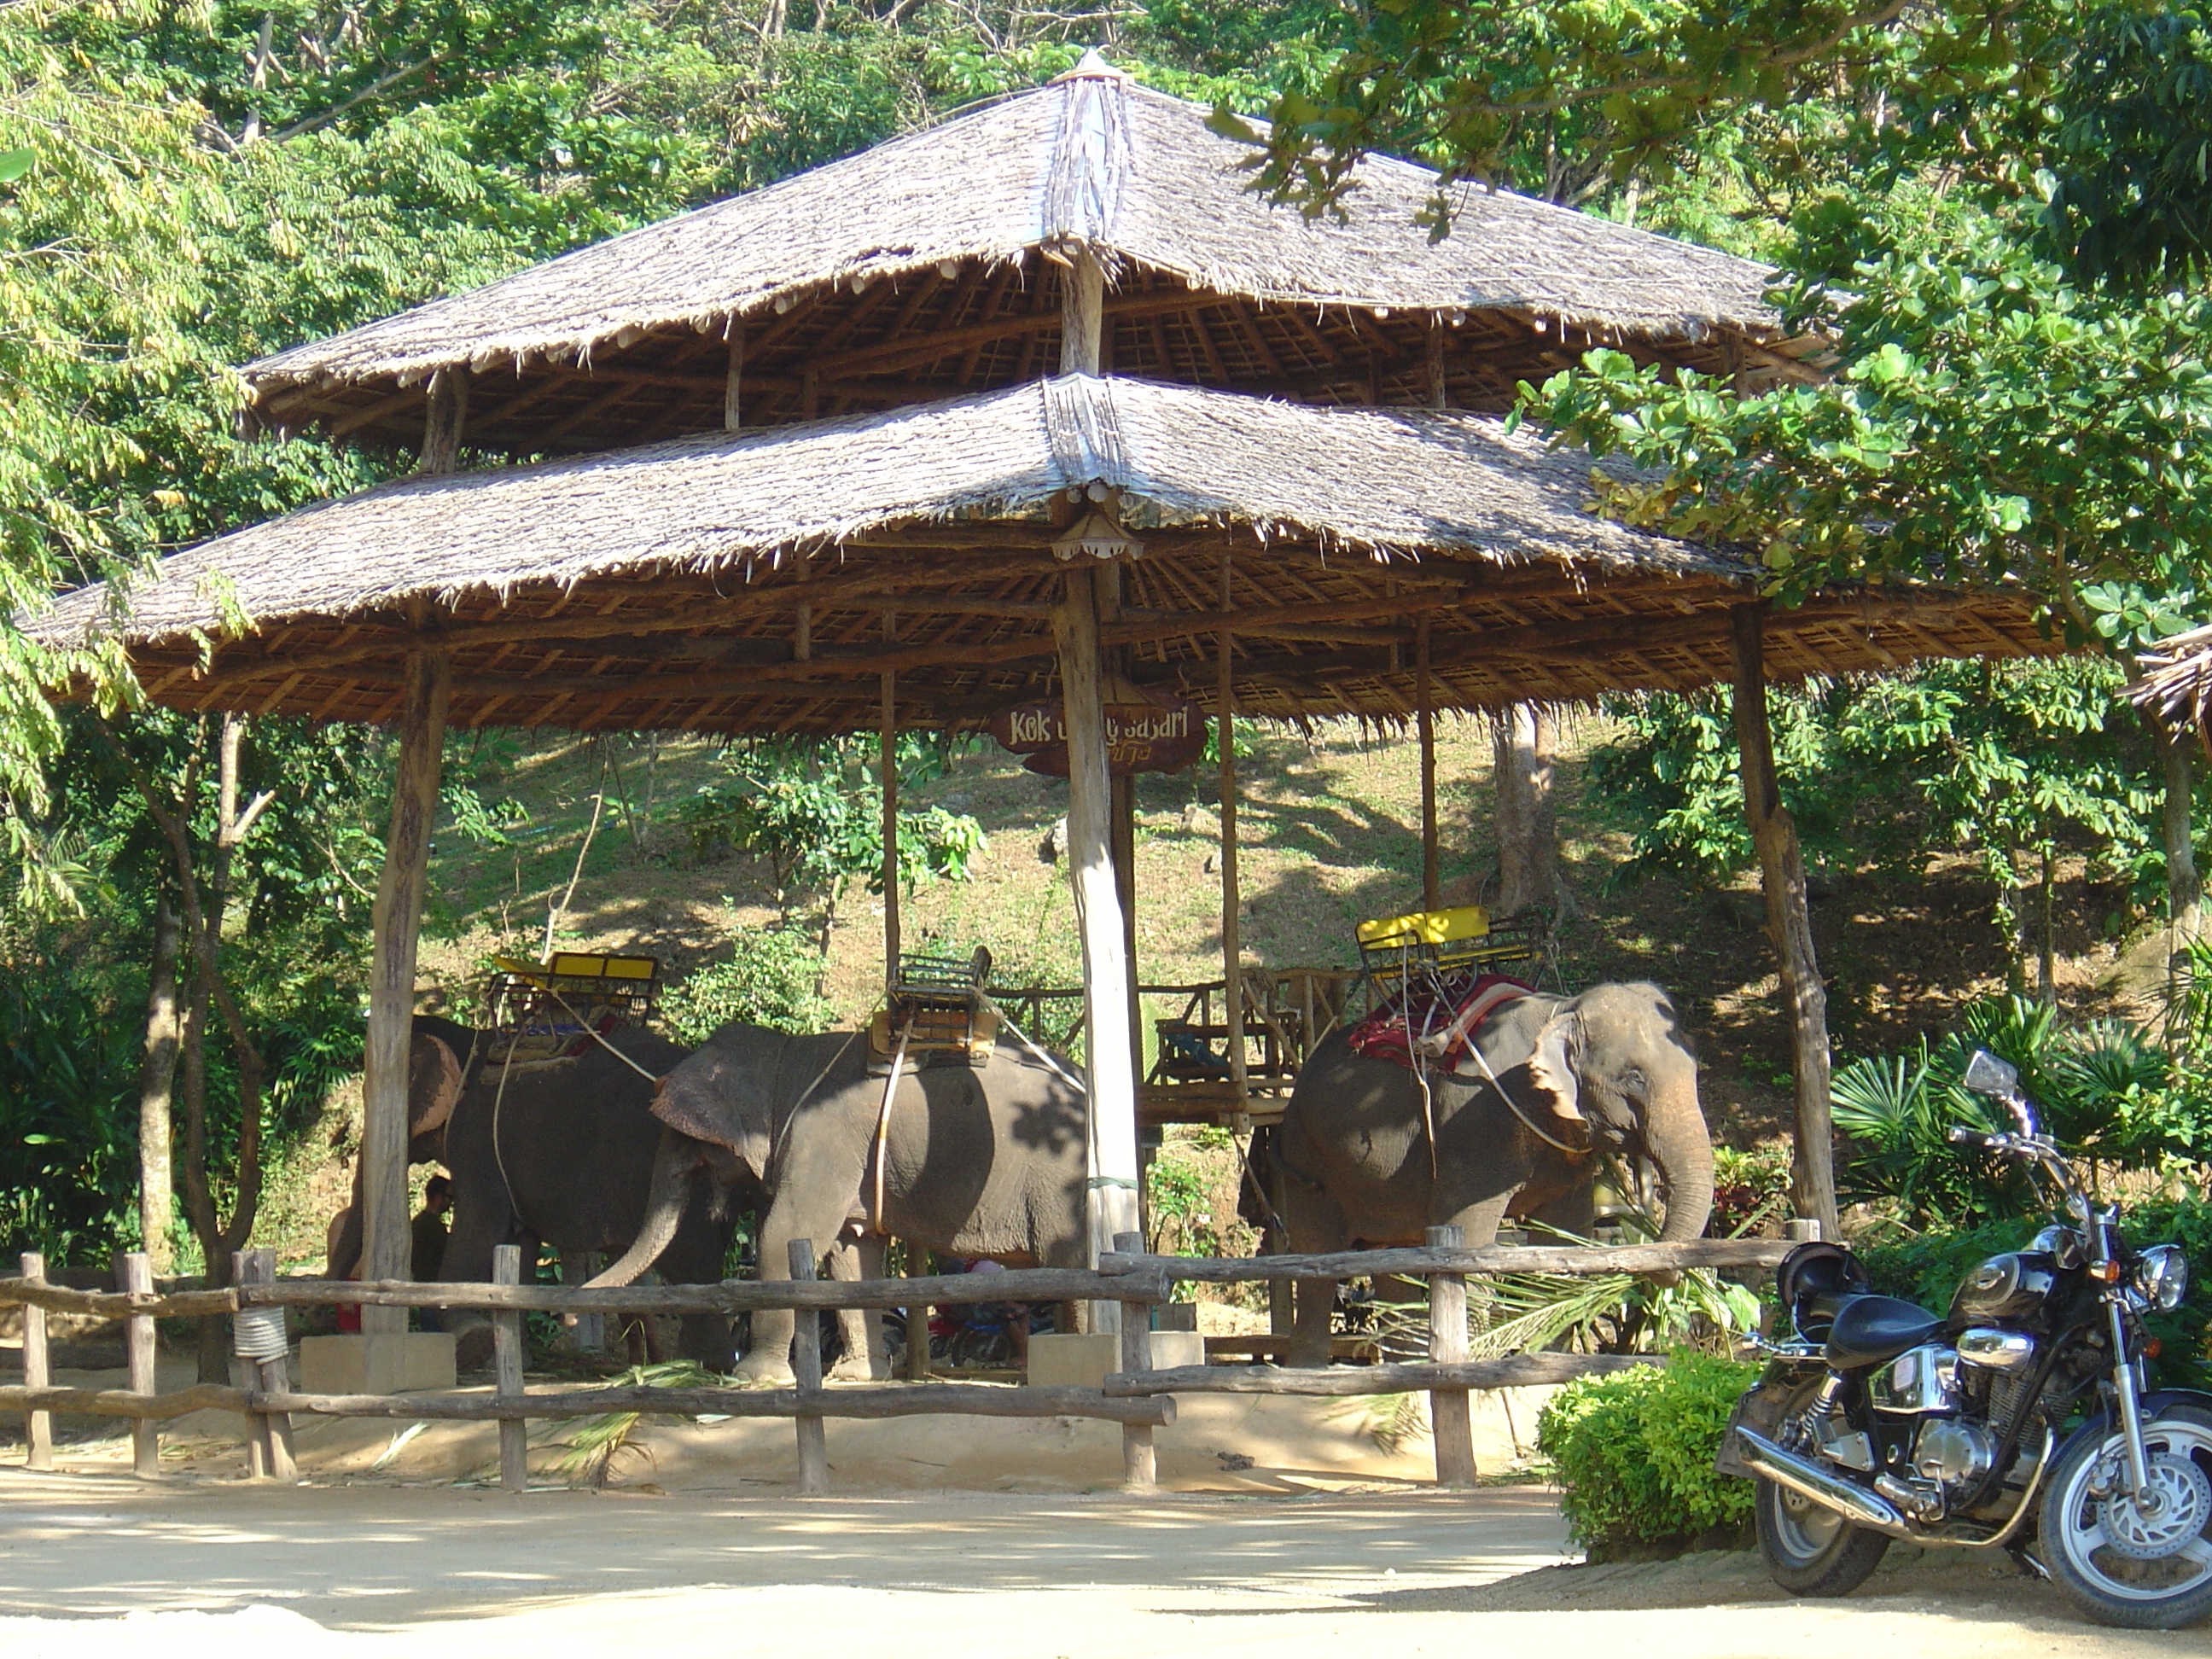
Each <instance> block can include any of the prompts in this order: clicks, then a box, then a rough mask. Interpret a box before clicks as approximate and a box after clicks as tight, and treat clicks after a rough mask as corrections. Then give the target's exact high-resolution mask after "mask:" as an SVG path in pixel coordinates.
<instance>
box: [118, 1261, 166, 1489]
mask: <svg viewBox="0 0 2212 1659" xmlns="http://www.w3.org/2000/svg"><path fill="white" fill-rule="evenodd" d="M115 1281H116V1285H117V1287H118V1289H120V1290H124V1291H146V1292H148V1293H149V1294H151V1293H152V1291H153V1289H154V1267H153V1264H152V1263H151V1262H149V1261H148V1260H147V1259H146V1253H145V1252H144V1251H143V1250H132V1251H131V1252H130V1253H129V1254H127V1255H124V1256H122V1257H121V1258H120V1259H118V1261H117V1262H116V1264H115ZM123 1352H124V1358H125V1360H126V1361H127V1362H128V1364H130V1367H131V1393H133V1394H143V1395H156V1394H159V1393H161V1378H160V1376H158V1375H157V1374H156V1372H155V1364H154V1322H153V1320H152V1319H150V1318H149V1317H148V1316H146V1315H144V1314H132V1315H131V1316H129V1317H128V1318H126V1319H125V1321H124V1322H123ZM131 1474H135V1475H137V1477H138V1478H139V1479H140V1480H155V1479H156V1478H158V1477H159V1476H160V1474H161V1425H159V1424H158V1423H156V1422H155V1421H154V1419H151V1418H150V1417H134V1418H132V1419H131Z"/></svg>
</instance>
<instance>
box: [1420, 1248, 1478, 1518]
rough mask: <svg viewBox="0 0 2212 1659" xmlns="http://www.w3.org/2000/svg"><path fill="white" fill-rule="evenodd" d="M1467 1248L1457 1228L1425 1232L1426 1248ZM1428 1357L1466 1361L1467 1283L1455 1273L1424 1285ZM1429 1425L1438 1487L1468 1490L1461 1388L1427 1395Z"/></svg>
mask: <svg viewBox="0 0 2212 1659" xmlns="http://www.w3.org/2000/svg"><path fill="white" fill-rule="evenodd" d="M1466 1243H1467V1233H1466V1231H1465V1230H1464V1229H1462V1228H1459V1227H1431V1228H1430V1229H1429V1248H1430V1249H1432V1250H1456V1249H1463V1248H1464V1247H1465V1246H1466ZM1429 1358H1431V1360H1433V1361H1434V1362H1435V1363H1436V1364H1439V1365H1455V1364H1462V1363H1464V1362H1465V1360H1466V1358H1467V1279H1466V1278H1465V1277H1464V1276H1463V1275H1462V1274H1459V1273H1437V1274H1436V1275H1435V1276H1434V1277H1432V1278H1431V1279H1430V1280H1429ZM1429 1425H1430V1432H1431V1437H1432V1438H1433V1440H1434V1442H1435V1444H1436V1452H1437V1485H1438V1486H1473V1485H1474V1423H1473V1421H1472V1420H1471V1419H1469V1417H1468V1400H1467V1390H1466V1389H1431V1390H1430V1391H1429Z"/></svg>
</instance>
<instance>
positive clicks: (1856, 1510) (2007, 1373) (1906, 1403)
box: [1717, 1051, 2212, 1630]
mask: <svg viewBox="0 0 2212 1659" xmlns="http://www.w3.org/2000/svg"><path fill="white" fill-rule="evenodd" d="M1965 1081H1966V1087H1967V1088H1968V1089H1969V1090H1971V1091H1973V1092H1974V1093H1976V1094H1978V1095H1981V1096H1984V1097H1987V1098H1990V1099H1992V1100H1995V1101H1996V1102H1998V1103H2002V1105H2003V1106H2004V1107H2005V1109H2007V1111H2008V1113H2009V1114H2010V1115H2011V1118H2012V1121H2013V1122H2014V1124H2015V1130H2014V1132H2013V1133H1999V1134H1984V1133H1980V1132H1979V1131H1977V1130H1972V1129H1968V1128H1963V1127H1960V1128H1954V1129H1953V1130H1952V1131H1951V1133H1950V1139H1951V1140H1952V1141H1953V1143H1954V1144H1955V1145H1958V1146H1968V1147H1976V1148H1979V1149H1982V1150H1984V1151H1986V1152H1992V1153H1995V1154H1996V1155H1998V1156H2000V1157H2003V1158H2015V1159H2017V1160H2019V1161H2020V1162H2021V1164H2022V1165H2024V1166H2025V1167H2026V1169H2027V1170H2028V1171H2029V1172H2030V1178H2031V1180H2032V1181H2038V1182H2040V1181H2048V1182H2051V1185H2052V1186H2053V1187H2054V1188H2056V1191H2057V1196H2058V1198H2059V1199H2060V1200H2061V1207H2060V1212H2061V1213H2062V1214H2063V1217H2064V1218H2065V1219H2063V1220H2062V1221H2060V1222H2059V1223H2058V1224H2057V1225H2051V1226H2048V1227H2045V1228H2044V1229H2043V1230H2042V1231H2040V1232H2039V1233H2037V1234H2036V1235H2035V1237H2034V1239H2033V1242H2032V1243H2030V1244H2029V1245H2028V1247H2027V1249H2024V1250H2017V1251H2010V1252H2007V1253H2006V1254H2004V1255H1995V1256H1991V1257H1990V1259H1989V1260H1988V1261H1984V1262H1983V1263H1981V1265H1980V1266H1978V1267H1975V1268H1974V1269H1973V1270H1972V1272H1971V1273H1968V1274H1967V1275H1966V1280H1965V1282H1964V1283H1963V1284H1961V1285H1960V1286H1959V1290H1958V1293H1957V1295H1956V1296H1955V1297H1954V1298H1953V1299H1952V1303H1951V1307H1950V1310H1949V1311H1948V1313H1947V1314H1934V1313H1929V1312H1928V1311H1927V1310H1924V1309H1923V1308H1919V1307H1917V1306H1915V1305H1914V1304H1911V1303H1910V1302H1905V1301H1902V1300H1899V1298H1897V1297H1887V1296H1875V1295H1873V1294H1871V1293H1870V1291H1869V1285H1868V1280H1867V1277H1866V1273H1865V1271H1864V1269H1863V1268H1862V1267H1860V1266H1859V1264H1858V1262H1857V1259H1856V1258H1854V1257H1853V1256H1852V1255H1850V1252H1849V1251H1848V1250H1846V1249H1843V1248H1842V1247H1841V1246H1839V1245H1836V1244H1832V1243H1807V1244H1802V1245H1800V1246H1799V1247H1798V1248H1797V1249H1795V1250H1793V1251H1791V1252H1790V1255H1789V1256H1788V1257H1787V1258H1785V1259H1784V1261H1783V1263H1782V1266H1781V1267H1780V1268H1779V1269H1778V1270H1777V1273H1776V1288H1777V1291H1778V1294H1779V1297H1780V1300H1781V1304H1782V1307H1783V1309H1784V1311H1785V1313H1786V1315H1787V1317H1788V1320H1789V1331H1790V1334H1789V1336H1788V1338H1787V1340H1780V1341H1772V1342H1762V1344H1761V1345H1760V1346H1762V1348H1764V1349H1765V1352H1766V1353H1767V1355H1768V1357H1769V1361H1770V1363H1769V1364H1768V1367H1767V1370H1766V1371H1765V1374H1764V1375H1763V1376H1761V1378H1760V1380H1759V1382H1758V1383H1756V1384H1754V1385H1753V1387H1752V1388H1751V1389H1749V1390H1748V1391H1747V1392H1746V1393H1745V1394H1744V1395H1743V1397H1742V1398H1741V1400H1739V1401H1737V1402H1736V1407H1735V1411H1734V1413H1732V1414H1731V1416H1730V1417H1729V1425H1728V1429H1727V1431H1726V1432H1725V1433H1724V1434H1723V1437H1722V1442H1721V1452H1720V1455H1719V1458H1718V1460H1717V1462H1718V1466H1719V1468H1721V1470H1722V1472H1723V1473H1724V1474H1747V1475H1750V1476H1753V1477H1754V1478H1756V1479H1757V1480H1758V1482H1759V1492H1758V1495H1757V1501H1756V1504H1755V1507H1754V1517H1755V1522H1756V1525H1757V1530H1758V1534H1759V1553H1760V1554H1761V1555H1763V1556H1764V1557H1765V1561H1766V1566H1767V1571H1769V1573H1770V1574H1771V1576H1772V1577H1773V1579H1774V1582H1775V1583H1778V1585H1780V1586H1781V1587H1782V1588H1783V1589H1786V1590H1789V1591H1790V1592H1791V1593H1793V1594H1795V1595H1849V1594H1850V1592H1851V1591H1852V1590H1854V1589H1857V1588H1858V1586H1859V1585H1860V1584H1862V1583H1864V1582H1865V1581H1866V1578H1867V1577H1868V1575H1869V1574H1870V1573H1872V1572H1873V1571H1874V1570H1875V1567H1876V1566H1877V1565H1879V1564H1880V1563H1881V1558H1882V1555H1883V1553H1885V1552H1886V1551H1887V1549H1888V1548H1889V1546H1890V1542H1891V1541H1892V1540H1893V1539H1904V1540H1906V1541H1910V1542H1911V1543H1915V1544H1923V1545H1954V1546H1958V1547H1964V1548H1968V1549H1984V1550H1995V1549H1998V1548H2009V1549H2010V1550H2011V1551H2012V1552H2013V1553H2015V1555H2016V1556H2018V1557H2019V1558H2021V1559H2023V1560H2024V1561H2026V1562H2027V1564H2028V1565H2030V1566H2031V1567H2033V1568H2034V1569H2035V1570H2037V1571H2040V1572H2042V1573H2044V1574H2045V1575H2046V1576H2048V1577H2050V1578H2051V1579H2052V1580H2054V1581H2055V1582H2056V1583H2057V1584H2058V1586H2059V1588H2060V1589H2062V1590H2063V1591H2064V1592H2065V1594H2066V1595H2067V1596H2068V1597H2069V1599H2070V1600H2071V1601H2073V1602H2074V1603H2075V1605H2076V1606H2077V1607H2080V1608H2081V1610H2082V1611H2083V1612H2084V1613H2087V1615H2088V1616H2089V1617H2090V1618H2092V1619H2094V1620H2098V1621H2100V1622H2101V1623H2105V1624H2110V1625H2120V1626H2130V1627H2133V1628H2136V1629H2144V1630H2172V1629H2178V1628H2179V1627H2180V1626H2184V1625H2189V1624H2193V1623H2195V1622H2196V1621H2197V1620H2199V1619H2202V1618H2203V1617H2204V1616H2205V1615H2206V1614H2207V1613H2212V1395H2206V1394H2203V1393H2199V1392H2197V1391H2195V1390H2190V1389H2166V1390H2160V1391H2158V1392H2152V1391H2151V1390H2150V1389H2149V1388H2148V1384H2147V1381H2146V1377H2145V1374H2144V1360H2145V1359H2146V1358H2151V1357H2154V1356H2155V1353H2156V1345H2155V1343H2154V1341H2153V1340H2152V1339H2151V1338H2150V1337H2149V1335H2148V1333H2147V1332H2146V1331H2145V1329H2144V1328H2143V1322H2142V1321H2143V1316H2144V1315H2145V1314H2146V1313H2148V1312H2149V1311H2151V1310H2164V1311H2171V1310H2173V1309H2174V1308H2177V1307H2179V1305H2180V1303H2181V1299H2182V1297H2183V1295H2184V1293H2185V1291H2186V1290H2187V1288H2188V1282H2189V1266H2188V1262H2187V1260H2186V1258H2185V1256H2184V1255H2183V1254H2182V1251H2181V1249H2180V1248H2179V1246H2178V1245H2173V1244H2157V1245H2153V1246H2151V1247H2150V1248H2148V1249H2142V1250H2137V1249H2133V1248H2131V1247H2130V1245H2129V1244H2128V1243H2126V1241H2125V1240H2124V1238H2123V1237H2121V1234H2120V1230H2119V1212H2118V1206H2116V1205H2106V1206H2099V1205H2098V1204H2096V1203H2094V1202H2093V1200H2091V1199H2090V1197H2089V1196H2088V1194H2086V1193H2085V1192H2083V1191H2082V1190H2081V1186H2080V1184H2079V1182H2077V1181H2076V1180H2075V1176H2074V1172H2073V1170H2072V1169H2071V1168H2070V1167H2069V1164H2067V1162H2066V1160H2065V1158H2063V1156H2061V1154H2060V1152H2059V1150H2058V1147H2057V1144H2056V1143H2055V1142H2054V1141H2053V1140H2052V1139H2051V1138H2050V1137H2049V1136H2048V1135H2046V1134H2045V1133H2043V1131H2042V1129H2041V1128H2040V1127H2039V1124H2038V1122H2037V1121H2036V1112H2035V1108H2034V1105H2033V1103H2032V1102H2031V1101H2029V1100H2028V1098H2027V1096H2026V1095H2024V1094H2023V1093H2022V1092H2021V1089H2020V1086H2019V1085H2020V1079H2019V1073H2017V1072H2016V1071H2015V1069H2014V1068H2013V1067H2012V1066H2009V1065H2008V1064H2006V1063H2005V1062H2004V1061H2003V1060H1999V1059H1997V1058H1996V1056H1995V1055H1993V1054H1989V1053H1987V1052H1986V1051H1984V1052H1980V1053H1977V1054H1975V1055H1974V1057H1973V1060H1972V1064H1971V1065H1970V1066H1968V1068H1967V1071H1966V1079H1965ZM2069 1425H2072V1426H2071V1428H2070V1430H2069ZM2031 1518H2032V1520H2033V1527H2032V1528H2031V1526H2030V1522H2031ZM2031 1538H2032V1539H2033V1544H2032V1545H2031V1544H2030V1543H2029V1542H2028V1540H2030V1539H2031Z"/></svg>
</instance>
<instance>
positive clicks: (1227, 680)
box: [1213, 546, 1252, 1112]
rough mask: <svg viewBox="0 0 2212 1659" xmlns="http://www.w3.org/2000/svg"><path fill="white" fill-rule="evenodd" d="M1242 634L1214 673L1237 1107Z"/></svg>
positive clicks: (1224, 563)
mask: <svg viewBox="0 0 2212 1659" xmlns="http://www.w3.org/2000/svg"><path fill="white" fill-rule="evenodd" d="M1233 557H1234V555H1233V554H1232V553H1231V550H1230V549H1229V548H1228V547H1226V546H1224V547H1223V548H1222V550H1221V611H1222V614H1223V615H1224V616H1226V615H1228V614H1229V613H1230V612H1231V611H1232V610H1234V609H1235V608H1236V606H1235V602H1234V598H1233V595H1232V593H1231V582H1230V577H1231V562H1232V559H1233ZM1235 641H1236V636H1235V635H1233V634H1232V633H1231V632H1230V630H1229V629H1222V630H1221V655H1220V661H1219V664H1218V666H1217V667H1216V669H1215V673H1214V690H1213V706H1214V716H1213V737H1214V746H1215V747H1216V748H1218V750H1220V751H1221V980H1222V986H1223V989H1224V993H1225V996H1224V1000H1225V1005H1226V1006H1225V1008H1224V1010H1223V1024H1225V1025H1226V1026H1227V1027H1228V1028H1229V1086H1230V1089H1231V1091H1232V1092H1233V1093H1234V1094H1235V1096H1236V1100H1237V1110H1238V1111H1240V1112H1243V1111H1248V1110H1249V1109H1250V1108H1251V1104H1252V1095H1251V1084H1250V1080H1249V1079H1248V1078H1247V1077H1246V1076H1245V1059H1244V895H1243V890H1242V888H1241V887H1240V886H1239V885H1238V883H1237V653H1236V643H1235Z"/></svg>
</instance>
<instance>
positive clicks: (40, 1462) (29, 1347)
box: [21, 1250, 54, 1469]
mask: <svg viewBox="0 0 2212 1659" xmlns="http://www.w3.org/2000/svg"><path fill="white" fill-rule="evenodd" d="M21 1271H22V1274H23V1277H24V1278H25V1279H27V1280H28V1281H29V1282H30V1283H32V1284H33V1285H40V1284H44V1283H45V1282H46V1257H45V1256H44V1255H42V1254H40V1252H39V1251H37V1250H26V1251H24V1252H23V1256H22V1269H21ZM21 1308H22V1314H23V1386H24V1387H25V1388H26V1389H48V1388H52V1386H53V1382H54V1372H53V1367H52V1364H51V1363H50V1361H49V1359H48V1358H47V1353H46V1310H45V1309H44V1308H39V1307H33V1305H32V1304H29V1303H27V1302H26V1303H24V1304H21ZM53 1466H54V1414H53V1413H52V1412H25V1413H23V1467H24V1468H27V1469H50V1468H53Z"/></svg>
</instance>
